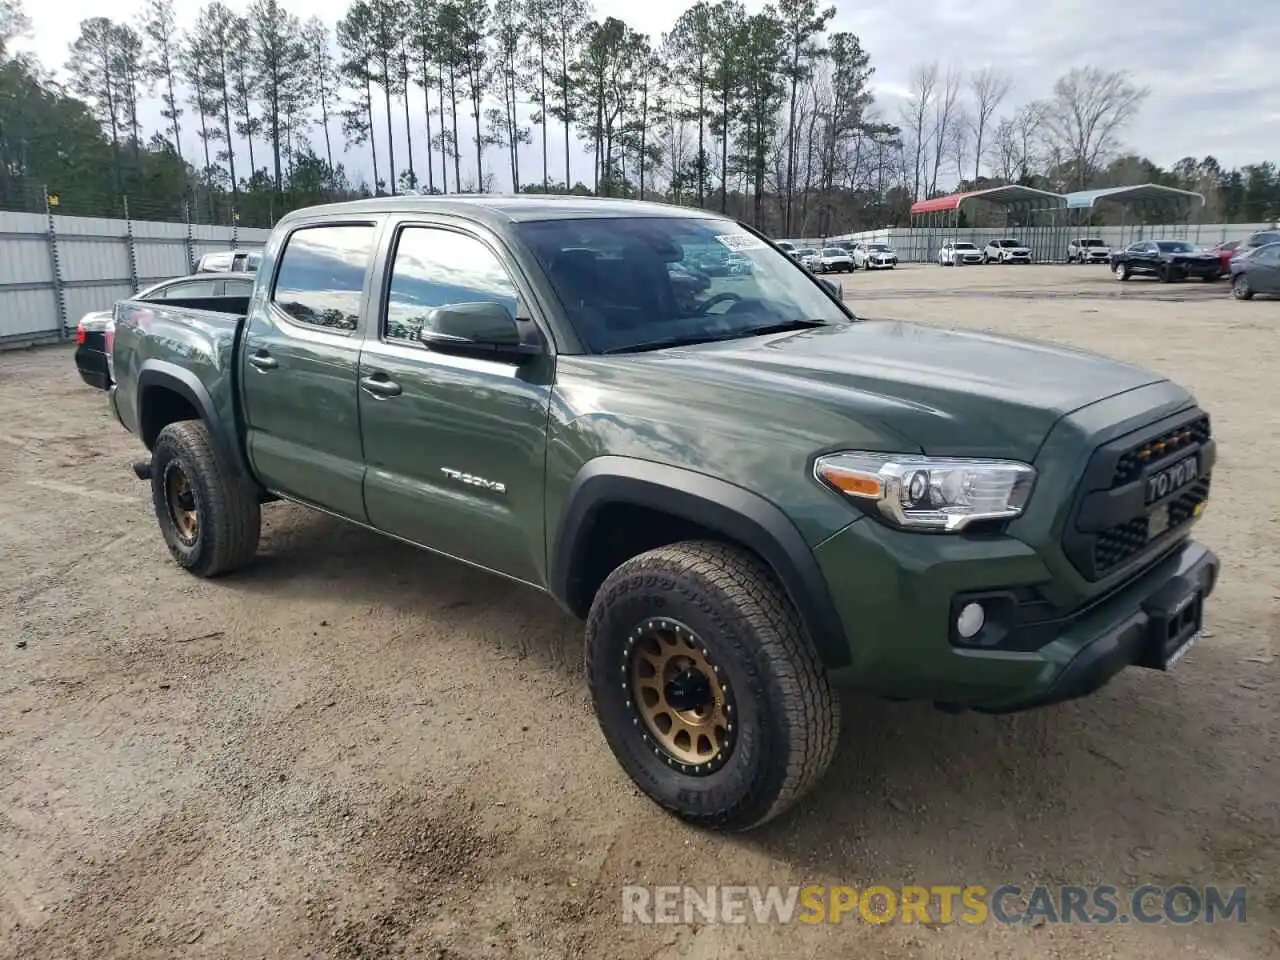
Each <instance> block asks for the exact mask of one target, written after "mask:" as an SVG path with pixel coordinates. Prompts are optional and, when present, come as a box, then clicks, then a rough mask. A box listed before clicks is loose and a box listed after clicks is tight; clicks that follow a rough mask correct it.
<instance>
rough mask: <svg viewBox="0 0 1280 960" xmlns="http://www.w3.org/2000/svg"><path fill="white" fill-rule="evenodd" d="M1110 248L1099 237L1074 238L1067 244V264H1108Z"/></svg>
mask: <svg viewBox="0 0 1280 960" xmlns="http://www.w3.org/2000/svg"><path fill="white" fill-rule="evenodd" d="M1110 262H1111V247H1110V245H1109V244H1108V243H1107V242H1106V241H1105V240H1102V239H1101V238H1099V237H1076V238H1075V239H1074V240H1072V241H1071V242H1070V243H1068V244H1067V263H1110Z"/></svg>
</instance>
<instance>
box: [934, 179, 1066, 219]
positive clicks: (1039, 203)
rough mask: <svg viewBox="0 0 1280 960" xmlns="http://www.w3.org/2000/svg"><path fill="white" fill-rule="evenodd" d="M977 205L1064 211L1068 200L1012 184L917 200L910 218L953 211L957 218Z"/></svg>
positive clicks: (1061, 196) (1059, 195)
mask: <svg viewBox="0 0 1280 960" xmlns="http://www.w3.org/2000/svg"><path fill="white" fill-rule="evenodd" d="M978 202H980V203H989V204H992V205H993V206H997V207H1006V208H1010V207H1032V208H1035V209H1037V210H1051V209H1061V208H1063V207H1065V206H1066V205H1067V204H1066V198H1065V197H1064V196H1063V195H1062V194H1060V193H1050V192H1049V191H1048V190H1037V189H1036V188H1035V187H1024V186H1022V185H1021V184H1017V183H1011V184H1007V185H1005V186H1003V187H988V188H987V189H985V190H970V191H969V192H967V193H952V194H948V195H947V196H945V197H933V198H931V199H929V200H918V201H916V202H915V203H913V204H912V205H911V215H912V216H918V215H920V214H924V213H951V212H953V211H954V212H955V213H957V214H958V213H959V212H960V209H961V208H962V207H964V206H965V205H967V204H970V203H978Z"/></svg>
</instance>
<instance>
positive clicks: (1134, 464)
mask: <svg viewBox="0 0 1280 960" xmlns="http://www.w3.org/2000/svg"><path fill="white" fill-rule="evenodd" d="M1209 436H1210V431H1209V417H1208V416H1207V415H1206V416H1202V417H1197V418H1196V419H1195V420H1193V421H1191V422H1190V423H1186V424H1183V425H1181V426H1178V427H1174V428H1173V429H1172V430H1167V431H1165V432H1164V433H1162V434H1160V435H1159V436H1157V437H1152V438H1151V439H1150V440H1147V441H1144V442H1143V443H1140V444H1138V445H1137V446H1136V447H1133V448H1132V449H1130V450H1127V451H1126V452H1125V453H1124V454H1122V455H1121V457H1120V460H1119V462H1118V463H1116V469H1115V474H1114V476H1113V477H1112V479H1111V486H1113V487H1118V486H1120V485H1121V484H1125V483H1132V482H1133V481H1134V480H1136V479H1138V477H1140V476H1141V475H1142V468H1143V467H1144V466H1146V465H1147V464H1148V463H1154V462H1155V461H1156V460H1159V459H1161V458H1162V457H1167V456H1168V455H1169V454H1170V453H1173V452H1175V451H1177V450H1181V449H1183V448H1186V449H1190V448H1191V446H1192V444H1198V443H1204V442H1206V441H1207V440H1208V439H1209Z"/></svg>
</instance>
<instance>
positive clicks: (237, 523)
mask: <svg viewBox="0 0 1280 960" xmlns="http://www.w3.org/2000/svg"><path fill="white" fill-rule="evenodd" d="M172 468H177V469H179V470H181V471H182V472H183V473H184V474H186V477H187V479H188V480H189V482H190V487H191V491H192V494H193V497H194V501H195V509H196V513H197V516H198V518H199V519H198V529H197V532H196V535H195V539H194V542H193V543H186V542H184V540H183V537H182V536H181V534H180V533H179V531H178V528H177V525H176V524H175V521H174V517H173V515H172V513H171V511H170V508H169V499H168V489H167V486H166V484H167V482H168V478H169V475H170V471H171V469H172ZM151 501H152V504H153V506H154V508H155V512H156V520H157V522H158V523H159V524H160V533H161V535H162V536H163V537H164V542H165V545H166V546H167V547H168V548H169V553H170V554H172V556H173V559H174V560H176V561H177V562H178V563H179V564H180V565H181V566H182V567H184V568H185V569H186V570H187V571H189V572H190V573H193V574H195V575H196V576H198V577H216V576H219V575H221V574H224V573H230V572H231V571H233V570H236V569H238V568H239V567H243V566H244V565H245V564H247V563H248V562H249V561H250V560H252V559H253V556H254V554H255V553H256V552H257V550H258V538H259V536H260V535H261V532H262V509H261V506H260V504H259V501H258V494H257V491H256V490H254V489H253V487H252V486H251V485H250V484H249V483H248V482H247V481H246V479H245V478H244V477H243V476H242V475H241V473H240V471H239V470H237V469H236V467H235V465H234V464H231V463H228V462H227V461H226V458H225V457H224V456H223V455H222V454H221V453H220V452H219V451H218V448H217V447H216V446H215V445H214V443H213V440H212V438H211V437H210V436H209V429H208V428H207V427H206V426H205V425H204V423H202V422H201V421H199V420H181V421H178V422H177V423H171V424H169V425H168V426H167V427H165V428H164V429H163V430H161V431H160V435H159V436H158V437H156V442H155V445H154V447H153V448H152V451H151Z"/></svg>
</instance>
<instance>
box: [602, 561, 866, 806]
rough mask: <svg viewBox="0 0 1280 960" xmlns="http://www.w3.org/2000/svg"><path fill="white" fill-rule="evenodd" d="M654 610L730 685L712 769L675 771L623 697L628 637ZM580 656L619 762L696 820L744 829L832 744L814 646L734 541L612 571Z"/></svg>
mask: <svg viewBox="0 0 1280 960" xmlns="http://www.w3.org/2000/svg"><path fill="white" fill-rule="evenodd" d="M653 617H663V618H669V619H671V620H674V621H678V622H680V623H683V624H685V625H687V627H688V628H689V630H690V631H692V632H693V633H694V634H696V635H697V637H698V638H699V640H700V641H701V642H702V644H703V645H704V648H705V650H706V652H707V654H708V656H709V658H710V659H711V660H712V661H713V662H714V664H715V666H716V667H718V668H719V670H720V671H721V672H722V676H723V679H724V681H725V686H726V689H727V690H729V691H731V694H732V698H733V704H734V707H735V712H734V713H733V714H732V715H731V716H732V718H733V722H734V723H736V724H738V730H737V732H736V733H734V734H733V740H732V747H731V749H730V750H729V751H728V753H727V754H726V757H725V758H724V759H723V761H722V764H723V765H722V766H720V767H719V768H718V769H716V770H715V772H714V773H705V774H701V775H694V774H691V773H687V772H681V770H680V769H679V767H680V765H679V764H678V763H675V764H673V763H672V762H671V760H670V756H669V755H668V754H666V753H664V752H662V750H661V749H660V748H659V747H658V746H656V745H655V744H654V742H653V741H651V740H649V739H648V738H647V735H646V734H645V725H644V722H643V720H641V719H640V712H639V710H638V709H637V708H636V707H634V706H633V705H632V702H631V687H630V675H629V671H630V655H629V651H630V650H631V647H630V646H629V645H628V644H629V638H631V637H632V635H633V633H634V632H635V631H636V630H638V629H639V628H642V627H643V626H644V624H645V623H646V621H648V620H649V618H653ZM632 642H634V641H632ZM586 667H587V675H588V679H589V683H590V687H591V698H592V702H593V704H594V706H595V711H596V717H597V719H598V720H599V722H600V726H601V729H602V730H603V732H604V735H605V739H606V740H607V741H608V743H609V747H610V748H611V749H612V751H613V753H614V756H615V757H616V758H617V760H618V762H619V763H620V764H621V765H622V767H623V769H624V770H625V771H626V772H627V774H628V776H630V777H631V779H632V780H633V781H634V782H635V784H636V785H637V786H638V787H639V788H640V789H641V790H642V791H643V792H644V793H645V794H646V795H648V796H649V797H650V798H651V799H652V800H654V801H655V802H656V803H658V804H659V805H661V806H662V807H664V808H665V809H666V810H668V811H670V812H671V813H673V814H675V815H676V816H677V817H679V818H681V819H683V820H685V821H687V822H690V823H693V824H696V825H698V826H704V827H710V828H715V829H719V830H728V831H742V830H749V829H751V828H753V827H757V826H759V825H761V824H763V823H765V822H766V821H768V820H771V819H773V818H774V817H776V816H778V815H779V814H781V813H783V812H784V811H785V810H787V809H788V808H789V807H791V806H792V805H793V804H794V803H795V802H796V801H797V800H799V799H800V798H801V797H802V796H804V794H805V793H807V792H808V791H809V789H810V788H812V787H813V786H814V784H816V783H817V782H818V781H819V780H820V779H821V777H822V775H823V774H824V773H825V771H826V769H827V767H828V766H829V765H830V764H831V760H832V758H833V757H834V755H835V750H836V744H837V741H838V739H839V733H840V702H839V699H838V697H837V695H836V692H835V690H834V689H833V687H832V685H831V682H830V680H829V678H828V677H827V675H826V673H825V671H824V670H823V667H822V663H821V661H820V660H819V657H818V653H817V651H816V650H815V649H814V646H813V644H812V642H811V641H810V640H809V638H808V637H807V636H806V634H805V632H804V630H803V628H802V626H801V623H800V620H799V617H798V616H797V614H796V612H795V610H794V608H793V607H792V606H791V603H790V602H789V601H788V599H787V597H786V594H785V593H784V592H783V591H782V589H781V587H780V586H779V585H778V584H777V582H776V581H775V580H774V578H773V576H772V575H771V573H770V571H769V570H768V569H767V568H766V567H765V566H764V565H763V564H762V563H761V562H760V561H759V560H757V559H756V558H755V557H754V556H753V555H751V554H749V553H746V552H745V551H742V550H739V549H737V548H735V547H732V546H728V545H725V544H720V543H713V542H701V541H690V542H685V543H677V544H673V545H671V546H666V547H659V548H657V549H655V550H651V551H649V552H647V553H643V554H641V555H640V556H637V557H634V558H632V559H630V560H628V561H626V562H625V563H623V564H622V565H621V566H619V567H618V568H617V569H616V570H614V571H613V572H612V573H611V574H610V575H609V576H608V577H607V578H606V579H605V581H604V583H603V584H602V585H601V587H600V589H599V591H598V592H597V594H596V597H595V601H594V602H593V603H592V606H591V611H590V613H589V615H588V617H587V626H586Z"/></svg>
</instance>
